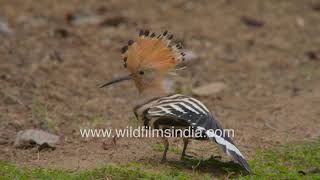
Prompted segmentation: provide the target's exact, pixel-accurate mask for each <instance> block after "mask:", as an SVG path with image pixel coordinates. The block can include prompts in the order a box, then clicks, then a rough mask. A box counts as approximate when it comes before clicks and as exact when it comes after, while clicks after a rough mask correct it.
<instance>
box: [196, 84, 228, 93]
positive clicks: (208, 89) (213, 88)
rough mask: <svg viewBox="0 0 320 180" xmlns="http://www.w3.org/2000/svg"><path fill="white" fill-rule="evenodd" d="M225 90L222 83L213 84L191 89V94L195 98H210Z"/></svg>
mask: <svg viewBox="0 0 320 180" xmlns="http://www.w3.org/2000/svg"><path fill="white" fill-rule="evenodd" d="M225 88H226V85H225V84H224V83H223V82H213V83H210V84H207V85H204V86H200V87H197V88H194V89H192V93H193V94H194V95H197V96H210V95H217V94H219V93H221V92H222V91H223V90H224V89H225Z"/></svg>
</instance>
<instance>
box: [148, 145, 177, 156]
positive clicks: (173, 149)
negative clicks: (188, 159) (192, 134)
mask: <svg viewBox="0 0 320 180" xmlns="http://www.w3.org/2000/svg"><path fill="white" fill-rule="evenodd" d="M152 149H153V150H155V151H159V152H163V151H164V145H163V144H153V145H152ZM168 152H172V153H174V154H176V155H181V153H182V149H180V148H177V147H174V146H169V149H168Z"/></svg>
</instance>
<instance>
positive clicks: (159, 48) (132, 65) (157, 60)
mask: <svg viewBox="0 0 320 180" xmlns="http://www.w3.org/2000/svg"><path fill="white" fill-rule="evenodd" d="M172 38H173V35H172V34H168V31H164V32H163V33H162V34H159V35H156V34H155V33H153V32H150V31H149V30H141V31H140V33H139V37H138V38H137V39H136V40H135V41H134V40H129V41H128V45H126V46H124V47H123V48H122V49H121V51H122V57H123V61H124V67H125V68H128V70H129V71H130V72H131V73H132V74H135V73H136V72H137V71H138V70H139V69H141V68H142V69H149V70H152V71H155V72H157V73H160V74H164V73H167V72H170V71H172V70H175V68H177V65H179V64H180V63H181V62H183V61H184V56H185V54H184V53H183V52H181V51H180V50H181V48H182V45H181V43H177V44H172V42H171V40H172Z"/></svg>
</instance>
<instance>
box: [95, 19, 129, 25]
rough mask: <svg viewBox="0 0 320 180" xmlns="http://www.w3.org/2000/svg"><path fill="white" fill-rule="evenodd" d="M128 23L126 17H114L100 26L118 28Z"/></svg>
mask: <svg viewBox="0 0 320 180" xmlns="http://www.w3.org/2000/svg"><path fill="white" fill-rule="evenodd" d="M125 23H127V20H126V19H125V18H124V17H113V18H109V19H105V20H103V21H102V22H100V24H99V26H101V27H105V26H113V27H118V26H119V25H121V24H125Z"/></svg>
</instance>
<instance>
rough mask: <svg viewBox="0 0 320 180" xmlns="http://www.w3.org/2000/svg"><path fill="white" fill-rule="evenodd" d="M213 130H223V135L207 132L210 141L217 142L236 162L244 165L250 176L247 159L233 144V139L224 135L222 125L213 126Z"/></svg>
mask: <svg viewBox="0 0 320 180" xmlns="http://www.w3.org/2000/svg"><path fill="white" fill-rule="evenodd" d="M212 129H215V130H217V129H219V130H221V132H222V134H219V133H211V132H209V131H207V132H206V135H207V136H208V137H209V139H210V140H212V141H214V142H216V143H217V144H218V145H219V146H220V148H221V149H222V150H223V151H224V152H225V153H227V154H228V155H230V156H231V157H232V158H233V159H234V160H236V161H237V162H238V163H239V164H240V165H242V166H243V167H244V168H245V169H246V171H247V172H248V173H249V174H250V173H251V169H250V167H249V164H248V162H247V161H246V159H245V157H244V156H243V155H242V153H241V152H240V150H239V149H238V148H237V147H236V145H235V144H234V143H233V141H232V139H231V138H230V137H228V136H226V135H225V133H223V131H224V129H223V128H222V126H221V125H220V124H212ZM215 132H217V131H215Z"/></svg>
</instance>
